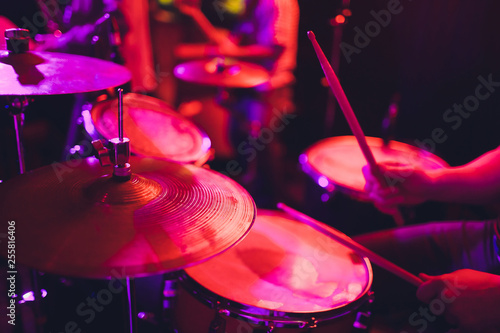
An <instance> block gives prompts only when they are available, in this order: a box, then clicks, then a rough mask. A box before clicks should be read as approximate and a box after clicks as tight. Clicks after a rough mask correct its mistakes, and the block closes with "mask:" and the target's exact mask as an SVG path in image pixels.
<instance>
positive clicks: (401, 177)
mask: <svg viewBox="0 0 500 333" xmlns="http://www.w3.org/2000/svg"><path fill="white" fill-rule="evenodd" d="M379 168H380V172H381V174H382V176H383V179H384V181H385V182H386V184H380V182H379V181H378V180H377V179H376V178H375V177H374V176H373V174H372V173H371V171H370V168H369V167H368V166H365V167H363V175H364V177H365V180H366V185H365V192H366V193H367V194H368V196H369V198H370V199H371V200H372V201H373V203H374V205H375V206H376V207H377V208H378V209H379V210H380V211H381V212H383V213H386V214H391V215H392V214H395V213H396V212H397V209H398V208H397V207H398V206H400V205H417V204H420V203H422V202H424V201H427V200H428V197H427V193H428V191H429V190H430V188H431V184H432V179H431V177H429V176H428V175H427V174H426V173H425V172H424V171H423V170H421V169H418V168H415V167H414V166H412V165H390V164H379Z"/></svg>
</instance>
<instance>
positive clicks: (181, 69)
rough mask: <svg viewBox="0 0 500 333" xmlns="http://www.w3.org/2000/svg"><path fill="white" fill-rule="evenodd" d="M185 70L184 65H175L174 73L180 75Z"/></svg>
mask: <svg viewBox="0 0 500 333" xmlns="http://www.w3.org/2000/svg"><path fill="white" fill-rule="evenodd" d="M185 72H186V68H185V67H184V66H177V67H176V68H175V73H176V74H179V75H182V74H184V73H185Z"/></svg>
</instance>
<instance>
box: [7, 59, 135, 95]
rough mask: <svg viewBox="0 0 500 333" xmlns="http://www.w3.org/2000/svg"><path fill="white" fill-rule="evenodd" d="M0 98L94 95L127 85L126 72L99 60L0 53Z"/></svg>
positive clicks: (120, 67) (121, 67) (128, 75)
mask: <svg viewBox="0 0 500 333" xmlns="http://www.w3.org/2000/svg"><path fill="white" fill-rule="evenodd" d="M0 77H1V78H2V79H1V80H0V95H19V96H36V95H57V94H75V93H83V92H89V91H97V90H102V89H107V88H112V87H116V86H119V85H121V84H124V83H126V82H128V81H129V80H130V79H131V77H132V75H131V73H130V71H129V70H128V69H127V68H125V67H123V66H121V65H118V64H115V63H112V62H110V61H105V60H101V59H96V58H91V57H85V56H79V55H73V54H64V53H55V52H54V53H53V52H26V53H20V54H15V53H12V52H9V51H0Z"/></svg>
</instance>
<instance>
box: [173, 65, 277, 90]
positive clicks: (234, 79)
mask: <svg viewBox="0 0 500 333" xmlns="http://www.w3.org/2000/svg"><path fill="white" fill-rule="evenodd" d="M174 75H175V76H176V77H177V78H179V79H182V80H184V81H188V82H192V83H199V84H206V85H211V86H218V87H225V88H252V87H255V86H258V85H260V84H262V83H265V82H267V81H268V80H269V73H268V72H267V71H266V69H265V68H263V67H261V66H258V65H255V64H252V63H247V62H243V61H237V60H234V59H228V58H214V59H210V60H193V61H189V62H186V63H183V64H180V65H177V66H176V67H175V68H174Z"/></svg>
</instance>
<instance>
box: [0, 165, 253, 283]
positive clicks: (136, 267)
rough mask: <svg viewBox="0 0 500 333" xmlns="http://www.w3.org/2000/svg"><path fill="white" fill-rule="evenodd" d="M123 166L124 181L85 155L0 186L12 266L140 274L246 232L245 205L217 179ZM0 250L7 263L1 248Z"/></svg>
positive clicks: (213, 251)
mask: <svg viewBox="0 0 500 333" xmlns="http://www.w3.org/2000/svg"><path fill="white" fill-rule="evenodd" d="M130 164H131V166H132V172H133V173H132V177H131V179H130V180H129V181H119V180H117V179H115V178H113V177H112V176H111V175H110V174H111V173H112V170H111V169H112V168H110V167H104V168H103V167H101V166H100V164H99V162H98V161H97V160H96V159H94V158H90V159H85V160H76V161H71V162H65V163H55V164H53V165H50V166H46V167H43V168H40V169H37V170H34V171H32V172H28V173H26V174H23V175H20V176H17V178H13V179H10V180H8V181H6V182H4V183H2V184H0V219H1V220H2V221H14V223H15V240H16V245H15V246H16V262H18V263H20V264H24V265H26V266H29V267H32V268H35V269H37V270H39V271H42V272H47V273H53V274H58V275H64V276H76V277H84V278H108V277H110V276H112V275H114V276H117V275H118V276H120V277H137V276H146V275H150V274H157V273H161V272H168V271H174V270H178V269H181V268H184V267H188V266H191V265H193V264H196V263H199V262H201V261H204V260H205V259H208V258H210V257H213V256H215V255H217V254H219V253H221V252H223V251H225V250H226V249H228V248H230V247H231V246H233V245H235V244H236V243H238V242H239V241H240V240H241V239H242V238H244V236H245V235H246V234H247V232H248V231H249V229H250V227H251V226H252V223H253V221H254V218H255V204H254V202H253V200H252V198H251V197H250V195H249V194H248V193H247V192H246V191H245V190H244V189H243V188H242V187H241V186H239V185H238V184H237V183H235V182H234V181H232V180H231V179H229V178H227V177H225V176H224V175H221V174H218V173H216V172H214V171H211V170H208V169H204V168H199V167H195V166H193V165H182V164H179V163H175V162H169V161H165V160H156V159H153V158H138V157H132V158H131V159H130ZM1 251H2V255H3V256H7V246H3V247H2V249H1Z"/></svg>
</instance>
